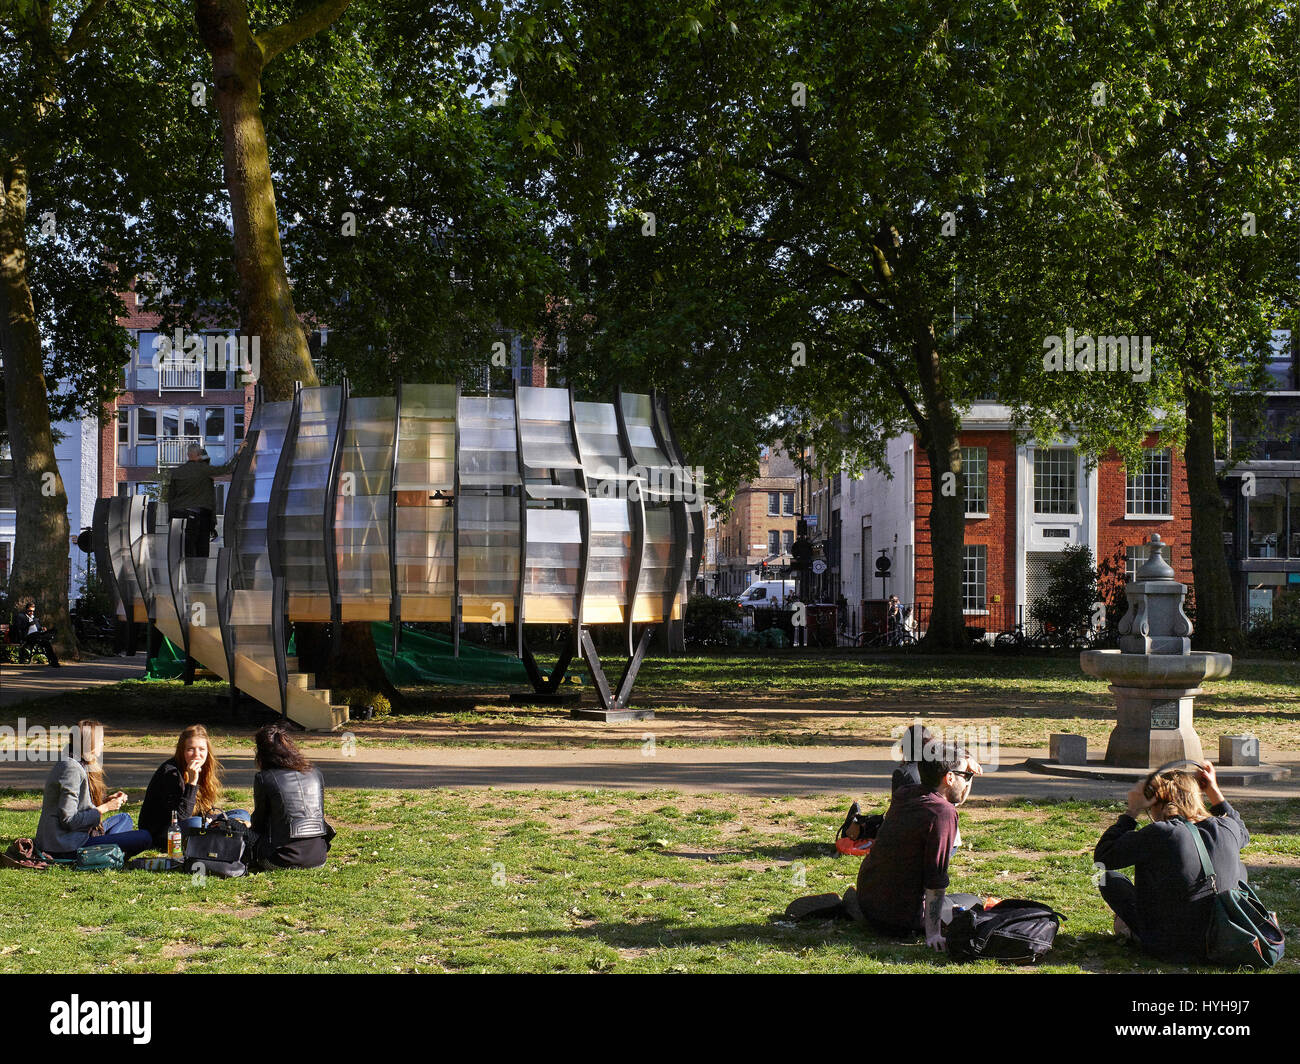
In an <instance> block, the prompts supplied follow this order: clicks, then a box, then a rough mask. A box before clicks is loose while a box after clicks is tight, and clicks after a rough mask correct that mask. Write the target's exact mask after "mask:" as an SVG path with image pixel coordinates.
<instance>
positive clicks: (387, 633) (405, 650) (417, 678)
mask: <svg viewBox="0 0 1300 1064" xmlns="http://www.w3.org/2000/svg"><path fill="white" fill-rule="evenodd" d="M370 630H371V633H372V634H373V635H374V639H375V650H376V652H377V653H378V654H379V663H380V664H381V665H383V667H384V672H386V673H387V674H388V679H389V681H390V682H391V683H392V684H393V686H395V687H404V686H411V685H421V684H440V683H467V684H486V683H492V684H496V683H499V684H514V685H521V684H522V685H524V686H527V684H528V673H527V672H525V671H524V663H523V662H522V661H520V660H519V659H518V658H517V657H515V656H514V655H513V654H504V653H502V652H501V651H499V650H489V649H488V648H487V647H481V646H475V645H474V644H472V643H466V642H464V641H463V640H462V641H461V644H460V657H459V658H457V657H454V656H453V654H452V648H451V637H450V636H442V635H432V634H431V633H429V632H412V631H410V630H405V631H403V632H402V650H401V653H400V654H398V655H397V657H396V658H394V657H393V653H392V650H393V626H392V625H391V624H372V625H371V626H370Z"/></svg>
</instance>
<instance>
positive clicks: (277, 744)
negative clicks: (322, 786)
mask: <svg viewBox="0 0 1300 1064" xmlns="http://www.w3.org/2000/svg"><path fill="white" fill-rule="evenodd" d="M253 741H254V742H255V743H256V744H257V767H258V768H259V769H268V768H287V769H291V770H292V771H294V772H310V771H311V762H310V761H308V760H307V759H306V758H305V757H303V755H302V751H301V750H299V749H298V747H297V746H296V745H295V744H294V741H293V740H292V739H290V738H289V733H288V731H287V730H286V729H285V727H284V725H283V724H267V725H266V726H265V727H262V728H259V729H258V730H257V734H256V735H255V736H253Z"/></svg>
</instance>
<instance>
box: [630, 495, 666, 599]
mask: <svg viewBox="0 0 1300 1064" xmlns="http://www.w3.org/2000/svg"><path fill="white" fill-rule="evenodd" d="M671 505H672V504H654V505H647V506H646V508H645V525H646V528H645V547H644V550H643V552H642V555H641V575H640V579H639V580H638V581H637V596H636V609H635V611H634V612H633V620H634V621H637V622H641V621H645V622H653V621H659V620H663V619H664V595H665V593H666V592H667V590H668V586H669V583H670V582H671V580H672V549H673V515H672V509H671Z"/></svg>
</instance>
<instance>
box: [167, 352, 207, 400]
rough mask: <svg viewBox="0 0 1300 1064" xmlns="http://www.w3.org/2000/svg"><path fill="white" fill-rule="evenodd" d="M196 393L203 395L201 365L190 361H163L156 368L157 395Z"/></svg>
mask: <svg viewBox="0 0 1300 1064" xmlns="http://www.w3.org/2000/svg"><path fill="white" fill-rule="evenodd" d="M163 392H198V393H199V394H200V395H202V394H203V365H202V363H199V364H197V365H196V364H195V363H194V362H192V361H177V360H173V359H164V360H163V361H162V362H161V363H160V364H159V366H158V394H159V395H162V393H163Z"/></svg>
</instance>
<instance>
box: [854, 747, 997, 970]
mask: <svg viewBox="0 0 1300 1064" xmlns="http://www.w3.org/2000/svg"><path fill="white" fill-rule="evenodd" d="M918 768H919V770H920V774H921V782H920V784H919V785H915V786H907V787H900V788H899V789H898V790H897V791H896V792H895V793H894V797H893V801H891V802H890V803H889V811H888V812H887V813H886V814H885V822H884V823H883V824H881V825H880V831H879V833H878V834H877V835H876V841H875V842H874V843H873V844H872V847H871V852H870V853H869V854H868V855H867V856H866V857H865V858H864V859H863V861H862V867H861V868H860V869H859V870H858V904H859V905H860V906H861V907H862V913H863V915H864V916H866V918H867V920H868V921H869V922H870V923H871V924H872V925H873V926H874V927H875V928H876V929H877V930H879V931H882V932H883V933H885V934H888V935H897V936H900V937H908V938H910V937H911V936H913V935H915V934H916V933H917V932H918V931H924V932H925V942H926V945H927V946H929V947H931V948H932V949H936V950H940V951H942V950H943V948H944V941H943V931H942V926H943V925H944V924H946V923H947V922H948V921H949V920H950V919H951V917H952V910H953V908H954V907H956V906H959V905H960V906H970V905H974V904H976V903H977V902H978V901H979V900H980V899H979V898H978V897H977V896H976V895H974V894H947V888H948V858H949V857H950V856H951V855H952V851H953V846H954V844H955V842H956V839H957V806H959V805H961V804H962V802H964V801H965V800H966V799H967V798H968V797H969V796H970V790H971V781H972V780H973V779H974V777H975V776H978V775H980V774H981V773H980V766H979V763H978V762H977V761H976V760H975V759H974V758H973V757H970V756H969V755H968V754H967V753H966V752H965V750H963V749H962V748H961V747H959V746H957V745H956V744H954V743H939V742H933V743H927V744H926V745H925V750H924V752H923V756H922V758H921V761H920V763H919V764H918Z"/></svg>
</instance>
